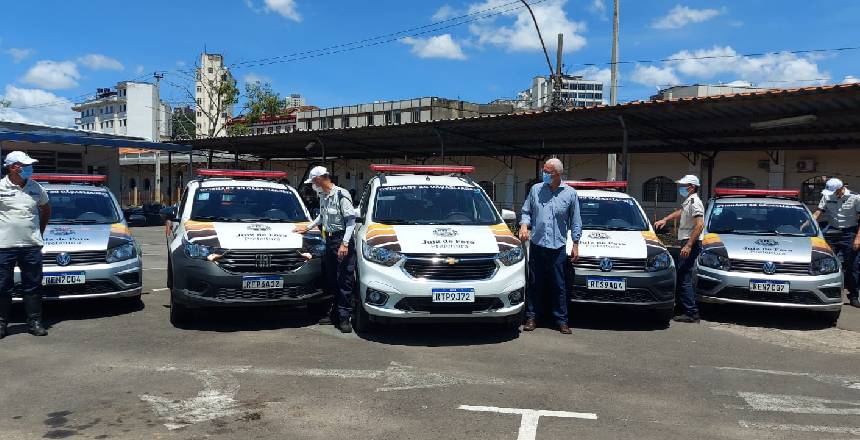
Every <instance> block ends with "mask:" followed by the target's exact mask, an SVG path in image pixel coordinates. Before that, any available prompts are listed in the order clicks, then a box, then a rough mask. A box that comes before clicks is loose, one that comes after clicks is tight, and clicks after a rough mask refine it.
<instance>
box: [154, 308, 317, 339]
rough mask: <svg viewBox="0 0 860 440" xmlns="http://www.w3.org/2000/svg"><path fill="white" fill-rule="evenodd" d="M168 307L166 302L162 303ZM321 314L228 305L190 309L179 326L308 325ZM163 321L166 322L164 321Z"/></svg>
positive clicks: (212, 329) (249, 328) (232, 328)
mask: <svg viewBox="0 0 860 440" xmlns="http://www.w3.org/2000/svg"><path fill="white" fill-rule="evenodd" d="M165 307H169V306H165ZM320 318H321V316H320V315H319V314H313V313H311V312H310V311H308V310H307V309H305V308H299V307H296V308H285V307H230V308H212V309H194V310H193V311H191V318H190V319H189V320H188V323H186V324H184V325H182V326H181V327H180V328H181V329H183V330H198V331H210V332H223V333H230V332H241V331H255V330H278V329H285V328H301V327H308V326H311V325H314V324H317V323H319V321H320ZM165 325H170V323H169V322H165Z"/></svg>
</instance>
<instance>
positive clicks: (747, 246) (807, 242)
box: [702, 234, 833, 263]
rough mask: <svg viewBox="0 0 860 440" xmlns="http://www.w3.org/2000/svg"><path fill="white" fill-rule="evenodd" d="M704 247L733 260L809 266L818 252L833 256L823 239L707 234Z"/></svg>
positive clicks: (703, 243) (703, 242) (703, 241)
mask: <svg viewBox="0 0 860 440" xmlns="http://www.w3.org/2000/svg"><path fill="white" fill-rule="evenodd" d="M702 246H703V249H705V250H709V251H712V252H716V253H719V254H721V255H723V256H727V257H729V258H731V259H738V260H754V261H775V262H784V263H808V262H810V261H811V259H812V258H813V257H814V254H816V253H817V254H826V255H832V254H833V251H832V250H831V249H830V246H828V245H827V243H826V242H825V241H824V239H822V238H819V237H780V236H761V235H759V236H756V235H737V234H706V235H705V237H704V239H703V240H702Z"/></svg>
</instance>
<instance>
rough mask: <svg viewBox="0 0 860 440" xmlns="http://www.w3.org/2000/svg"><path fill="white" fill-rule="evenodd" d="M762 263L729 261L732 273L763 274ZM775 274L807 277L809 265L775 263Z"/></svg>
mask: <svg viewBox="0 0 860 440" xmlns="http://www.w3.org/2000/svg"><path fill="white" fill-rule="evenodd" d="M764 263H765V262H764V261H756V260H731V266H730V267H731V269H730V270H731V271H732V272H753V273H764V268H763V266H764ZM775 264H776V272H775V273H781V274H786V275H809V263H775Z"/></svg>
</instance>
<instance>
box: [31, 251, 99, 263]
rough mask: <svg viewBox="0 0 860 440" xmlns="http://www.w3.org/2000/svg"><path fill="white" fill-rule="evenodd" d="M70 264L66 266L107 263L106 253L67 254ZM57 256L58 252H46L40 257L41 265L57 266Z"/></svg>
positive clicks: (82, 252)
mask: <svg viewBox="0 0 860 440" xmlns="http://www.w3.org/2000/svg"><path fill="white" fill-rule="evenodd" d="M68 254H69V256H70V257H72V258H71V262H69V264H68V265H67V266H75V265H84V264H101V263H105V262H107V252H106V251H77V252H69V253H68ZM57 255H60V252H46V253H44V254H43V255H42V264H44V265H45V266H58V264H57Z"/></svg>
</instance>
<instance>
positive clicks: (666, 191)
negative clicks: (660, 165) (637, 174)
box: [642, 176, 678, 202]
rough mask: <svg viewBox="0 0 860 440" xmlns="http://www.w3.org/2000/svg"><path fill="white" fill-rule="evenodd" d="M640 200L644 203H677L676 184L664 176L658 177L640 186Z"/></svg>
mask: <svg viewBox="0 0 860 440" xmlns="http://www.w3.org/2000/svg"><path fill="white" fill-rule="evenodd" d="M642 200H644V201H646V202H677V201H678V184H676V183H675V181H674V180H672V179H670V178H668V177H666V176H658V177H654V178H652V179H648V180H647V181H645V184H644V185H642Z"/></svg>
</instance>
